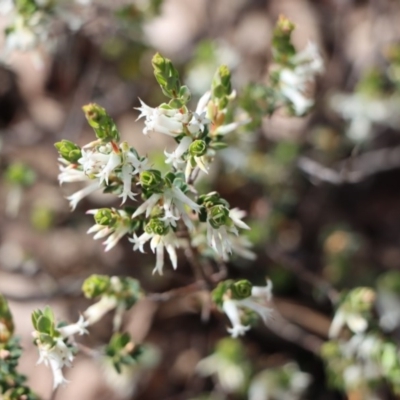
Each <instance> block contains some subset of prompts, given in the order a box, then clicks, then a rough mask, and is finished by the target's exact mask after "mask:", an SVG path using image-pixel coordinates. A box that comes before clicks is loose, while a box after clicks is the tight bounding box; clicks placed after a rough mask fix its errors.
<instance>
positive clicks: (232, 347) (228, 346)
mask: <svg viewBox="0 0 400 400" xmlns="http://www.w3.org/2000/svg"><path fill="white" fill-rule="evenodd" d="M215 350H216V352H217V353H218V354H219V355H220V356H222V357H223V358H225V359H227V360H230V361H231V362H234V363H237V364H240V363H243V360H244V348H243V345H242V343H241V341H240V340H237V339H233V338H225V339H221V340H220V341H219V342H218V343H217V346H216V349H215Z"/></svg>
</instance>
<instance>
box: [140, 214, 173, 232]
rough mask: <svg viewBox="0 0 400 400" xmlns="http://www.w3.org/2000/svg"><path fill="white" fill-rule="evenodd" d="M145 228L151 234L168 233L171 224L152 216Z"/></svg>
mask: <svg viewBox="0 0 400 400" xmlns="http://www.w3.org/2000/svg"><path fill="white" fill-rule="evenodd" d="M144 230H145V231H146V232H147V233H149V234H154V235H160V236H163V235H166V234H167V233H168V231H169V226H168V225H165V224H164V222H163V221H161V220H160V219H158V218H152V219H151V220H150V221H149V223H148V224H147V225H146V226H145V228H144Z"/></svg>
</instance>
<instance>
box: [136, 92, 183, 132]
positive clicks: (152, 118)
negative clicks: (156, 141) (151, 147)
mask: <svg viewBox="0 0 400 400" xmlns="http://www.w3.org/2000/svg"><path fill="white" fill-rule="evenodd" d="M140 103H141V107H138V108H137V110H139V111H140V115H139V117H138V119H140V118H142V117H145V118H146V119H145V121H144V124H145V128H144V129H143V133H144V134H145V135H147V133H149V132H158V133H164V134H165V135H168V136H176V135H178V134H180V133H182V132H183V131H184V129H183V123H185V124H187V123H188V119H189V116H188V114H185V113H182V112H181V111H180V110H176V109H165V108H161V107H157V108H152V107H149V106H148V105H147V104H145V103H144V102H143V101H142V100H140Z"/></svg>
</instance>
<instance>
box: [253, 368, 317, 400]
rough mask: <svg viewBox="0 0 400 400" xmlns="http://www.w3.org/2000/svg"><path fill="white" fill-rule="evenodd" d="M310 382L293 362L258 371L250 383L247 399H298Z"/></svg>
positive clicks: (307, 375) (308, 375) (308, 377)
mask: <svg viewBox="0 0 400 400" xmlns="http://www.w3.org/2000/svg"><path fill="white" fill-rule="evenodd" d="M310 382H311V376H310V374H307V373H305V372H302V371H300V369H299V367H298V366H297V364H295V363H288V364H286V365H284V366H282V367H278V368H271V369H265V370H263V371H261V372H259V373H258V374H257V375H256V376H255V377H254V378H253V379H252V380H251V383H250V387H249V391H248V396H249V400H272V399H279V400H299V399H300V398H303V396H302V394H303V392H304V391H305V389H306V388H307V386H308V385H309V384H310Z"/></svg>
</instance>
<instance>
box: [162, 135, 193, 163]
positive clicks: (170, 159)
mask: <svg viewBox="0 0 400 400" xmlns="http://www.w3.org/2000/svg"><path fill="white" fill-rule="evenodd" d="M192 141H193V139H192V138H191V137H189V136H185V137H184V138H182V140H181V142H180V143H179V145H178V147H177V148H176V149H175V150H174V151H173V152H172V153H168V152H166V151H164V154H165V155H166V157H167V158H166V159H165V162H166V164H172V166H173V167H174V168H176V169H177V170H180V169H181V166H182V164H184V163H185V161H184V160H183V159H182V156H183V155H184V154H185V153H186V152H187V151H188V149H189V146H190V145H191V143H192Z"/></svg>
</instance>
